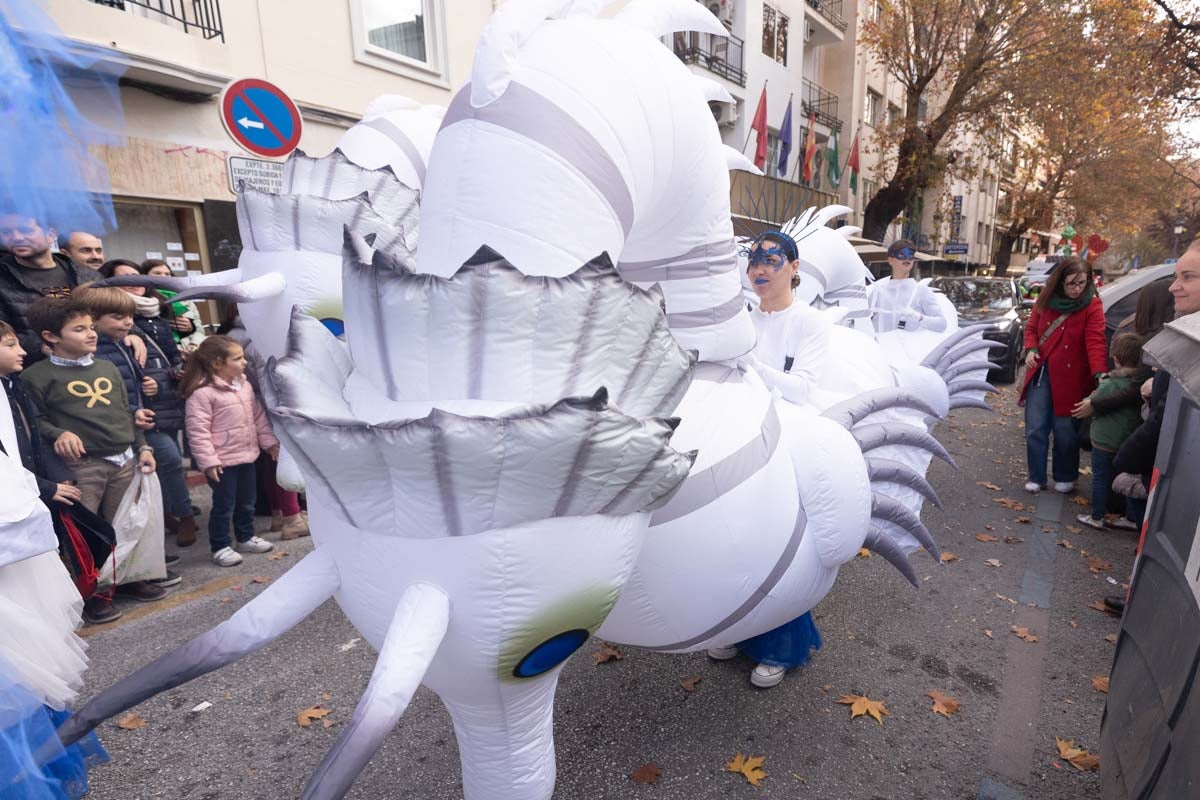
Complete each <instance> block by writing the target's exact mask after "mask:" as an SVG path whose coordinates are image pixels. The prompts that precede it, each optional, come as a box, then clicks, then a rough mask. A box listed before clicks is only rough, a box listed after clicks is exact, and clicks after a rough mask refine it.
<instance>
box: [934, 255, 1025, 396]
mask: <svg viewBox="0 0 1200 800" xmlns="http://www.w3.org/2000/svg"><path fill="white" fill-rule="evenodd" d="M930 285H931V286H932V287H933V288H934V289H937V290H938V291H940V292H942V293H944V294H945V295H946V297H947V298H948V299H949V300H950V302H951V303H953V304H954V307H955V308H956V309H957V310H958V323H959V325H961V326H963V327H966V326H967V325H979V324H982V323H987V324H988V325H990V326H991V328H990V329H989V330H987V331H985V332H984V334H983V335H984V338H987V339H992V340H994V341H997V342H1002V343H1003V344H1004V345H1005V348H1004V349H1003V350H1001V349H999V348H997V349H995V350H993V351H992V352H991V355H990V356H989V358H990V359H991V360H992V361H994V362H996V363H997V364H999V365H1000V369H998V370H993V371H992V372H991V373H990V374H989V375H988V379H989V380H990V381H992V382H993V383H1012V382H1013V381H1015V380H1016V379H1017V367H1018V366H1020V363H1021V350H1022V343H1023V339H1024V336H1025V317H1024V316H1023V315H1022V312H1021V295H1020V293H1019V292H1018V291H1017V284H1016V282H1015V281H1014V280H1013V279H1012V278H982V277H971V276H963V277H947V278H935V279H934V280H933V281H932V282H931V284H930Z"/></svg>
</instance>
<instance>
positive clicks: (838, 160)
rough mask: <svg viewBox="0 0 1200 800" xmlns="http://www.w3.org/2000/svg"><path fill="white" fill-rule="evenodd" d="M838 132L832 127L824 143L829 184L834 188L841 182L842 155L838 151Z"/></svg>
mask: <svg viewBox="0 0 1200 800" xmlns="http://www.w3.org/2000/svg"><path fill="white" fill-rule="evenodd" d="M837 135H838V132H837V129H836V128H834V129H833V131H832V132H831V133H830V134H829V141H828V142H826V143H825V166H826V169H827V171H828V173H829V185H830V186H832V187H833V188H834V189H836V188H838V187H839V186H840V185H841V183H842V156H841V154H840V153H838V138H837Z"/></svg>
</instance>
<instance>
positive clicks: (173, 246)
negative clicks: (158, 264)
mask: <svg viewBox="0 0 1200 800" xmlns="http://www.w3.org/2000/svg"><path fill="white" fill-rule="evenodd" d="M167 249H168V250H182V249H183V242H167Z"/></svg>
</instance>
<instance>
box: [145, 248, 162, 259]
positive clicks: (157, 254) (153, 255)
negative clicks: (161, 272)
mask: <svg viewBox="0 0 1200 800" xmlns="http://www.w3.org/2000/svg"><path fill="white" fill-rule="evenodd" d="M152 258H154V259H158V260H159V261H161V260H162V253H160V252H158V251H157V250H147V251H146V260H147V261H149V260H150V259H152Z"/></svg>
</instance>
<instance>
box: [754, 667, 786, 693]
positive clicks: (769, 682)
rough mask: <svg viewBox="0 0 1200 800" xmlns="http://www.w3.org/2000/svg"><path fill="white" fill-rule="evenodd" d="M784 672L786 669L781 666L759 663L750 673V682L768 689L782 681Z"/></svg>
mask: <svg viewBox="0 0 1200 800" xmlns="http://www.w3.org/2000/svg"><path fill="white" fill-rule="evenodd" d="M786 672H787V670H786V669H784V668H783V667H772V666H768V665H767V664H759V665H758V666H757V667H755V668H754V671H753V672H751V673H750V682H751V683H752V684H754V685H755V686H757V687H758V688H760V689H770V688H771V687H772V686H778V685H779V684H780V683H782V682H783V676H784V673H786Z"/></svg>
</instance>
